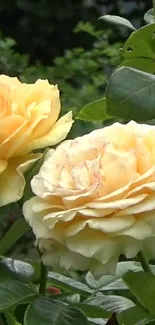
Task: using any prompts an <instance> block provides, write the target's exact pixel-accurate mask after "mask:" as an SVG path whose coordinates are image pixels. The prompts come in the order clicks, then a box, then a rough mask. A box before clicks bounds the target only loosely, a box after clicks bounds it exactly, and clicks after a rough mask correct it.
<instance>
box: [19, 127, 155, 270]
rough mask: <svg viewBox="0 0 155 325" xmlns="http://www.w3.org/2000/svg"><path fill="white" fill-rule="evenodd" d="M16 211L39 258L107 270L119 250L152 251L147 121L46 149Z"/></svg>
mask: <svg viewBox="0 0 155 325" xmlns="http://www.w3.org/2000/svg"><path fill="white" fill-rule="evenodd" d="M31 185H32V190H33V192H34V193H35V195H36V196H35V197H33V198H31V199H30V200H29V201H27V202H26V203H25V204H24V208H23V211H24V215H25V218H26V220H27V221H28V222H29V224H30V226H31V227H32V228H33V231H34V233H35V235H36V238H37V242H38V243H39V246H40V249H41V250H42V252H43V261H44V263H45V264H47V265H52V266H53V267H57V266H60V267H61V268H65V269H68V270H69V269H71V268H73V269H75V270H90V271H91V272H92V273H93V274H94V275H95V276H101V275H103V274H104V273H108V272H113V271H114V270H115V267H116V263H117V261H118V258H119V256H120V254H124V255H125V256H126V257H127V258H133V257H135V256H136V255H137V253H138V252H139V251H140V250H141V249H143V250H144V251H145V253H146V254H147V257H148V258H150V257H152V256H155V126H149V125H140V124H137V123H135V122H133V121H132V122H130V123H128V124H127V125H122V124H119V123H115V124H113V125H112V126H109V127H105V128H103V129H100V130H95V131H93V132H92V133H90V134H88V135H85V136H83V137H79V138H76V139H74V140H69V141H64V142H63V143H62V144H61V145H60V146H58V147H57V149H56V150H49V152H48V154H47V156H46V158H45V161H44V163H43V165H42V167H41V169H40V171H39V173H38V175H36V176H35V177H34V178H33V180H32V183H31Z"/></svg>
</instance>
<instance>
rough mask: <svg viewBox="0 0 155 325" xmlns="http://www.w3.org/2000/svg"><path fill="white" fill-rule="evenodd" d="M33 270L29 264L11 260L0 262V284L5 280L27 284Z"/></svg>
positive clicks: (6, 259)
mask: <svg viewBox="0 0 155 325" xmlns="http://www.w3.org/2000/svg"><path fill="white" fill-rule="evenodd" d="M34 273H35V271H34V268H33V267H32V265H31V264H28V263H25V262H23V261H20V260H14V259H12V258H5V259H3V260H2V261H0V282H2V281H5V280H8V279H9V280H10V279H14V280H18V281H23V282H28V281H30V280H32V278H33V277H34Z"/></svg>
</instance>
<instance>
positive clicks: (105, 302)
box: [85, 294, 135, 313]
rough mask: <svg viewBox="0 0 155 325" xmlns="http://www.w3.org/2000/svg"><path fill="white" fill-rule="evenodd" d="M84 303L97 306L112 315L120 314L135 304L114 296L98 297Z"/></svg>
mask: <svg viewBox="0 0 155 325" xmlns="http://www.w3.org/2000/svg"><path fill="white" fill-rule="evenodd" d="M85 303H87V304H89V305H92V306H98V307H101V308H103V309H104V310H106V311H109V312H112V313H120V312H122V311H123V310H126V309H128V308H131V307H134V306H135V304H134V303H133V301H131V300H129V299H128V298H126V297H121V296H115V295H101V294H100V295H98V296H96V297H95V298H91V297H90V298H88V299H87V300H86V301H85Z"/></svg>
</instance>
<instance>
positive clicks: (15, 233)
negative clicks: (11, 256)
mask: <svg viewBox="0 0 155 325" xmlns="http://www.w3.org/2000/svg"><path fill="white" fill-rule="evenodd" d="M29 229H30V228H29V225H28V224H27V222H26V221H25V219H22V218H21V219H17V220H16V221H15V222H14V224H13V225H12V227H11V228H10V229H9V230H8V232H7V233H6V234H5V235H4V237H3V238H2V239H1V241H0V255H4V254H6V252H7V251H8V250H9V249H10V248H11V247H12V246H13V245H14V244H15V243H16V242H17V240H18V239H19V238H21V237H22V236H23V235H24V234H25V232H27V231H28V230H29Z"/></svg>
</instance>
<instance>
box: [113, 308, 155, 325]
mask: <svg viewBox="0 0 155 325" xmlns="http://www.w3.org/2000/svg"><path fill="white" fill-rule="evenodd" d="M117 320H118V322H119V324H124V325H145V324H148V323H150V321H152V320H155V316H151V315H149V313H148V312H147V311H146V310H145V309H144V308H142V307H140V306H135V307H132V308H129V309H127V310H125V311H123V312H122V313H120V314H119V315H118V316H117Z"/></svg>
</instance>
